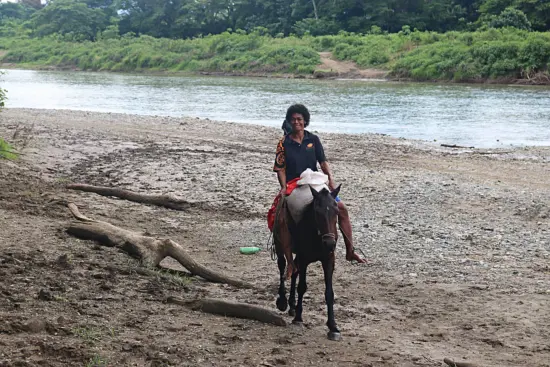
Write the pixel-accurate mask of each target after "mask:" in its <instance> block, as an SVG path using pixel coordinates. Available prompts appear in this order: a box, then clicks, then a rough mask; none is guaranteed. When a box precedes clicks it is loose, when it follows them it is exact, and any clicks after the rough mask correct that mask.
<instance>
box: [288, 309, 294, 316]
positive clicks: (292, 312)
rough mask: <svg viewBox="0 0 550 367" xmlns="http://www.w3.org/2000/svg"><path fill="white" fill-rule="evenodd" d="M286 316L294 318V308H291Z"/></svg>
mask: <svg viewBox="0 0 550 367" xmlns="http://www.w3.org/2000/svg"><path fill="white" fill-rule="evenodd" d="M288 316H292V317H294V316H296V309H295V308H291V309H290V310H288Z"/></svg>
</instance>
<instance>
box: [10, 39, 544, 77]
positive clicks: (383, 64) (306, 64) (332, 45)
mask: <svg viewBox="0 0 550 367" xmlns="http://www.w3.org/2000/svg"><path fill="white" fill-rule="evenodd" d="M0 49H3V50H5V51H6V52H5V54H4V55H3V57H2V61H3V62H4V63H14V64H17V65H20V66H23V67H43V66H53V67H58V68H76V69H81V70H94V71H97V70H103V71H118V72H121V71H122V72H130V71H138V72H139V71H150V72H156V71H167V72H220V73H273V74H277V73H290V74H296V75H303V76H310V75H312V74H313V72H314V71H315V69H316V68H317V67H318V65H319V63H320V58H319V54H318V52H321V51H331V52H332V53H333V55H334V57H335V58H337V59H340V60H350V61H353V62H355V63H357V64H358V65H359V66H360V67H364V68H368V67H376V68H381V69H387V70H389V71H390V74H389V75H390V77H394V78H407V79H412V80H418V81H426V80H436V81H457V82H470V81H477V82H480V81H491V80H497V81H498V80H516V79H521V80H527V81H533V82H540V83H549V82H550V78H549V72H548V70H549V68H550V66H549V64H550V33H548V32H545V33H540V32H527V31H520V30H517V29H500V30H497V29H489V30H486V31H478V32H462V33H461V32H448V33H445V34H438V33H434V32H410V31H409V30H408V29H404V30H403V31H402V32H399V33H396V34H388V35H383V34H379V35H354V34H346V33H342V34H339V35H336V36H321V37H307V36H306V37H303V38H298V37H288V38H272V37H270V36H267V35H260V34H257V33H253V34H242V33H223V34H220V35H214V36H208V37H204V38H197V39H192V40H170V39H157V38H153V37H149V36H141V37H138V38H127V37H122V38H116V39H107V40H100V41H97V42H68V41H64V40H61V39H60V38H59V37H55V36H54V37H47V38H42V39H29V38H4V39H2V40H0Z"/></svg>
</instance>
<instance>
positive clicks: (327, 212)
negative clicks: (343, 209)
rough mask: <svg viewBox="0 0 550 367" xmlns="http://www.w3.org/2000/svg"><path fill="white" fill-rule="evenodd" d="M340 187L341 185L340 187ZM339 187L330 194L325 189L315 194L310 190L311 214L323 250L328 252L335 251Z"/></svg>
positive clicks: (314, 191)
mask: <svg viewBox="0 0 550 367" xmlns="http://www.w3.org/2000/svg"><path fill="white" fill-rule="evenodd" d="M340 186H341V185H340ZM340 186H338V187H337V188H336V189H335V190H334V191H332V192H330V191H328V190H327V189H322V190H321V191H319V192H317V191H316V190H315V189H313V188H311V187H310V188H311V194H312V195H313V213H314V217H315V225H316V227H317V231H318V233H319V235H320V236H321V242H322V244H323V248H324V249H325V250H327V251H328V252H333V251H334V250H335V249H336V239H337V238H338V237H337V229H336V224H337V223H338V203H337V202H336V200H335V199H336V196H338V193H339V192H340Z"/></svg>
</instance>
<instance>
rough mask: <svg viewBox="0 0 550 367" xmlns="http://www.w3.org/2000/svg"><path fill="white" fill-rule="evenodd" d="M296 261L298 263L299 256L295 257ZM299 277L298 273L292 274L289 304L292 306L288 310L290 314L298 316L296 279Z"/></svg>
mask: <svg viewBox="0 0 550 367" xmlns="http://www.w3.org/2000/svg"><path fill="white" fill-rule="evenodd" d="M294 263H295V264H298V257H296V258H295V259H294ZM297 278H298V273H293V274H292V280H291V283H290V295H289V296H288V304H289V306H290V309H289V310H288V314H289V315H290V316H296V280H297Z"/></svg>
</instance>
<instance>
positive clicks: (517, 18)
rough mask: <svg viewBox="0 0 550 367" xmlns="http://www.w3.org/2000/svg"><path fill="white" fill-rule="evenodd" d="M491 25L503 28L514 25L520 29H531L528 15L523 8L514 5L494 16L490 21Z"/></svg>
mask: <svg viewBox="0 0 550 367" xmlns="http://www.w3.org/2000/svg"><path fill="white" fill-rule="evenodd" d="M489 27H492V28H503V27H514V28H518V29H524V30H530V29H531V23H530V22H529V20H528V19H527V16H526V15H525V13H524V12H522V11H521V10H518V9H516V8H513V7H508V8H506V9H504V10H503V11H502V13H500V14H499V15H498V16H496V17H493V18H492V19H491V21H490V22H489Z"/></svg>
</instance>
